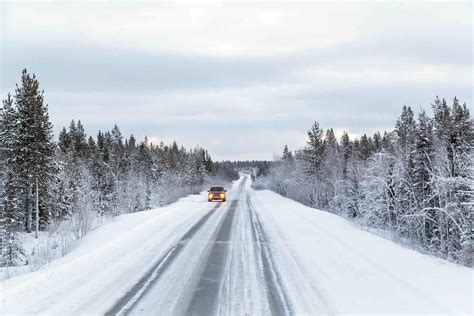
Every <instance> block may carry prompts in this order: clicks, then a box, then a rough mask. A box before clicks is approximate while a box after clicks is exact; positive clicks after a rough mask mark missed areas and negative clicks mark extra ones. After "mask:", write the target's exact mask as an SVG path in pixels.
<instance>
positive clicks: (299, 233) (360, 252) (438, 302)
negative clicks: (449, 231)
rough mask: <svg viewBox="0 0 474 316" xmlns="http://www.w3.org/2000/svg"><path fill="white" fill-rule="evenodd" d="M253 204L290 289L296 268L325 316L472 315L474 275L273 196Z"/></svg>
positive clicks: (261, 194) (255, 198) (258, 196)
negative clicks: (327, 315)
mask: <svg viewBox="0 0 474 316" xmlns="http://www.w3.org/2000/svg"><path fill="white" fill-rule="evenodd" d="M251 197H252V203H253V204H254V205H255V207H256V210H257V213H258V214H259V215H260V216H261V217H262V221H263V222H264V223H265V228H266V229H267V231H268V233H269V235H270V239H271V241H272V246H273V247H274V251H275V252H276V253H278V258H279V261H280V262H279V263H278V266H279V267H280V269H282V270H283V271H282V274H283V275H284V279H285V280H286V282H287V288H288V289H290V290H291V289H292V288H295V286H296V285H295V281H294V278H293V277H292V275H291V273H290V272H291V271H293V270H294V267H295V266H299V267H300V269H301V270H302V271H303V273H304V274H305V275H306V282H308V283H309V284H310V285H311V286H312V287H313V291H314V292H316V294H317V296H319V305H320V306H326V307H327V309H328V312H331V313H344V314H346V313H351V314H354V313H355V314H360V313H361V314H369V313H370V314H388V313H390V314H402V313H403V314H406V313H409V314H415V313H416V314H418V313H428V314H435V313H436V314H468V315H472V313H473V306H472V304H473V270H472V269H469V268H466V267H463V266H459V265H456V264H453V263H450V262H447V261H445V260H442V259H437V258H433V257H430V256H427V255H423V254H420V253H418V252H416V251H413V250H410V249H406V248H404V247H402V246H400V245H397V244H395V243H394V242H391V241H389V240H386V239H384V238H381V237H378V236H375V235H373V234H371V233H369V232H366V231H363V230H360V229H359V228H357V227H355V226H354V225H353V224H351V223H350V222H348V221H346V220H345V219H343V218H341V217H338V216H336V215H333V214H330V213H328V212H324V211H320V210H315V209H312V208H309V207H306V206H304V205H302V204H300V203H297V202H295V201H293V200H291V199H287V198H284V197H282V196H280V195H278V194H276V193H274V192H272V191H267V190H264V191H255V190H252V191H251ZM303 294H304V293H303ZM290 295H291V296H294V297H295V296H296V297H298V295H299V296H301V293H293V294H290ZM313 300H314V299H313ZM299 308H304V306H296V312H297V313H308V312H309V313H311V310H304V309H302V310H301V309H299Z"/></svg>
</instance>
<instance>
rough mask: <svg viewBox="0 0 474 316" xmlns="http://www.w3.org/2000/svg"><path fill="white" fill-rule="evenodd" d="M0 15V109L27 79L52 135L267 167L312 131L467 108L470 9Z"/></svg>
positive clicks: (102, 8) (133, 8)
mask: <svg viewBox="0 0 474 316" xmlns="http://www.w3.org/2000/svg"><path fill="white" fill-rule="evenodd" d="M0 6H1V11H2V12H1V16H0V18H1V21H2V22H1V34H0V35H1V45H2V47H1V87H0V92H1V97H2V98H5V96H6V93H7V92H8V91H10V92H13V91H14V88H15V83H16V82H18V81H19V77H20V72H21V70H22V69H23V68H25V67H26V68H27V69H28V71H30V72H34V73H36V75H37V76H38V78H39V81H40V84H41V87H42V89H44V90H45V100H46V102H47V103H48V104H49V107H50V115H51V119H52V120H53V123H54V126H55V134H56V135H57V133H58V131H59V130H60V129H61V128H62V126H65V125H66V126H67V125H69V122H70V120H71V119H73V118H74V119H81V120H82V122H83V124H84V125H85V127H86V130H87V132H88V134H92V135H94V136H95V134H96V132H97V131H98V130H99V129H102V130H106V129H110V128H112V127H113V124H115V123H117V124H118V125H119V127H120V128H121V130H122V132H123V133H124V134H126V135H128V134H130V133H133V134H134V135H135V136H137V137H139V138H142V137H143V136H145V135H148V137H149V138H150V139H152V140H153V141H155V142H157V141H160V140H163V141H165V142H170V141H172V140H173V139H175V140H177V141H178V143H180V144H182V145H184V146H185V147H188V148H189V147H193V146H195V145H201V146H203V147H205V148H207V149H208V150H209V152H210V153H211V155H212V156H213V158H214V159H215V160H220V159H232V160H234V159H271V158H272V156H273V154H274V153H280V152H281V150H282V148H283V146H284V145H285V144H288V145H289V146H290V148H291V149H294V148H297V147H300V146H302V145H303V144H304V142H305V140H306V131H307V129H308V128H309V127H310V126H311V124H312V122H313V121H314V120H317V121H319V122H320V124H321V125H322V127H323V128H324V129H326V128H331V127H332V128H334V129H335V130H336V132H337V133H341V132H342V131H343V130H347V131H348V132H349V133H351V134H352V135H354V136H357V135H360V134H362V133H365V132H368V133H373V132H374V131H376V130H381V131H383V130H391V129H392V128H393V124H394V122H395V120H396V118H397V116H398V115H399V114H400V110H401V107H402V106H403V105H404V104H406V105H410V106H412V107H413V108H414V109H415V111H418V110H419V109H420V107H421V106H423V107H424V108H426V109H429V108H430V104H431V102H432V101H433V99H434V98H435V96H436V95H439V96H440V97H446V98H447V99H449V100H450V101H451V99H452V98H453V97H454V96H457V97H458V98H459V99H460V100H461V101H462V102H466V103H467V104H468V106H469V107H472V44H473V43H472V27H473V23H472V9H473V8H472V4H471V3H470V2H464V3H463V2H457V3H454V2H451V3H440V2H435V3H428V2H420V3H416V4H414V3H413V2H404V3H403V2H391V3H388V2H385V3H382V4H380V3H379V4H375V3H355V2H350V3H347V2H345V3H343V2H339V3H324V2H313V3H291V4H290V3H285V2H278V3H261V4H258V5H257V4H254V3H251V2H248V3H247V4H245V3H242V4H235V3H234V4H219V3H200V4H196V5H191V4H189V3H187V4H185V3H182V4H176V3H175V4H165V3H161V4H156V3H150V2H141V3H132V2H128V3H127V2H120V3H118V2H117V1H111V2H109V3H107V2H105V3H99V4H98V3H86V2H80V1H75V2H69V3H68V2H60V3H55V2H47V3H36V4H32V3H21V4H18V3H11V2H8V3H5V2H4V1H2V4H1V5H0Z"/></svg>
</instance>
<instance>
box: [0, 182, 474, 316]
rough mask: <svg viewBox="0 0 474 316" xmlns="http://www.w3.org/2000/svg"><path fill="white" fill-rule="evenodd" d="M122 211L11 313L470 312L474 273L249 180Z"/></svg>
mask: <svg viewBox="0 0 474 316" xmlns="http://www.w3.org/2000/svg"><path fill="white" fill-rule="evenodd" d="M228 193H229V197H228V201H227V202H225V203H208V202H207V200H206V193H205V192H203V193H202V194H200V195H193V196H189V197H187V198H184V199H181V200H179V201H178V202H176V203H174V204H172V205H170V206H167V207H164V208H160V209H154V210H150V211H146V212H140V213H136V214H129V215H122V216H119V217H117V218H115V219H114V220H113V221H111V222H109V223H107V224H105V225H103V226H101V227H99V228H97V229H96V230H95V231H93V232H92V233H90V234H89V235H88V236H86V237H85V238H84V240H83V241H81V242H80V244H79V246H78V247H77V248H76V249H75V250H73V251H72V252H71V253H69V254H68V255H66V256H65V257H64V258H61V259H59V260H56V261H54V262H53V263H52V264H50V265H48V266H44V267H43V268H42V269H40V270H38V271H36V272H32V273H29V274H25V275H21V276H18V277H14V278H11V279H8V280H6V281H4V282H2V283H0V286H1V288H0V289H1V294H0V295H1V306H0V312H1V314H2V315H8V314H28V313H29V314H32V313H33V314H36V313H42V314H53V315H64V314H85V313H88V314H104V313H107V312H108V313H120V314H121V313H125V314H127V313H131V314H140V313H143V314H168V313H173V314H216V313H218V314H221V315H230V314H235V315H242V314H244V313H250V314H254V315H255V314H257V315H259V314H267V313H269V312H270V313H279V314H294V313H296V314H299V313H306V314H319V313H328V314H336V313H363V314H368V313H375V314H380V313H392V314H394V313H395V314H401V313H412V314H413V313H427V314H434V313H442V314H472V312H473V310H472V294H473V293H472V284H473V283H472V281H473V279H472V278H473V274H472V272H473V271H472V269H469V268H465V267H461V266H458V265H455V264H453V263H449V262H447V261H444V260H441V259H436V258H432V257H429V256H426V255H423V254H420V253H418V252H415V251H412V250H409V249H406V248H403V247H401V246H399V245H397V244H395V243H393V242H391V241H388V240H386V239H383V238H380V237H377V236H375V235H372V234H370V233H368V232H366V231H363V230H360V229H358V228H357V227H355V226H354V225H352V224H351V223H350V222H348V221H346V220H344V219H342V218H340V217H337V216H335V215H332V214H329V213H327V212H323V211H318V210H314V209H311V208H308V207H305V206H303V205H301V204H299V203H296V202H294V201H292V200H290V199H287V198H284V197H281V196H279V195H277V194H275V193H273V192H270V191H254V190H252V189H251V188H250V180H249V179H248V178H247V177H246V176H242V177H241V179H240V180H239V181H237V182H236V183H234V185H233V187H232V188H231V189H230V190H229V192H228Z"/></svg>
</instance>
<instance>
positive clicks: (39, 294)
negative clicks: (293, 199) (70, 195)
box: [0, 184, 236, 315]
mask: <svg viewBox="0 0 474 316" xmlns="http://www.w3.org/2000/svg"><path fill="white" fill-rule="evenodd" d="M235 185H236V184H235ZM212 206H214V205H213V204H212V203H208V202H207V197H206V192H202V193H201V194H200V195H192V196H188V197H186V198H182V199H180V200H179V201H178V202H176V203H174V204H171V205H169V206H167V207H163V208H159V209H154V210H150V211H144V212H139V213H133V214H125V215H121V216H118V217H115V218H112V219H111V220H110V221H108V222H107V223H106V224H104V225H102V226H101V227H99V228H97V229H96V230H94V231H92V232H91V233H89V234H88V235H87V236H85V237H84V238H83V239H82V240H81V241H80V242H79V245H78V246H77V247H76V248H75V249H74V250H73V251H71V252H70V253H69V254H67V255H66V256H65V257H63V258H61V259H58V260H55V261H53V262H52V263H51V264H49V265H46V266H44V267H42V268H41V269H40V270H38V271H35V272H32V273H28V274H24V275H21V276H17V277H13V278H11V279H8V280H5V281H3V282H2V283H0V287H1V291H0V292H1V293H0V310H1V312H2V314H3V315H5V314H37V313H47V314H55V315H65V314H79V313H84V312H93V313H99V314H100V313H104V312H105V311H106V310H107V308H109V307H110V306H111V305H112V304H113V303H114V302H115V301H117V300H118V299H119V298H120V297H121V296H122V295H123V294H125V292H126V291H127V290H128V289H129V288H130V287H131V286H132V285H133V284H134V283H136V282H137V281H138V279H139V278H140V277H141V276H142V275H143V274H144V273H145V271H147V270H148V269H149V268H150V267H151V265H152V264H153V263H155V262H156V261H157V260H158V258H160V257H161V256H162V255H163V254H164V253H165V251H166V250H168V249H169V247H170V246H171V245H173V244H174V243H175V242H176V241H177V240H178V239H179V238H180V237H181V236H182V235H183V234H184V232H186V231H187V230H188V229H189V228H190V227H191V226H192V225H193V224H194V223H195V222H196V221H198V220H199V218H201V217H202V216H203V215H204V214H205V213H206V212H207V211H208V210H210V209H211V207H212ZM25 303H26V304H25Z"/></svg>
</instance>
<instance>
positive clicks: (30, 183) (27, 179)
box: [14, 69, 55, 232]
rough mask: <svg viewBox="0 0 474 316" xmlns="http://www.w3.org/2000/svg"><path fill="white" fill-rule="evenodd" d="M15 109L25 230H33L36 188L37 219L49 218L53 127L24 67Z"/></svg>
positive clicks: (36, 86)
mask: <svg viewBox="0 0 474 316" xmlns="http://www.w3.org/2000/svg"><path fill="white" fill-rule="evenodd" d="M15 104H16V107H17V111H18V120H17V123H18V130H17V133H18V134H17V144H16V146H15V147H16V148H15V149H14V150H15V156H16V160H17V162H18V165H19V166H18V167H19V173H18V176H19V177H20V178H21V182H22V189H23V192H22V200H23V201H24V209H25V211H26V218H25V224H26V230H27V231H28V232H30V231H31V229H32V219H33V204H34V200H35V197H34V196H35V195H34V194H33V193H34V191H35V189H36V187H37V190H38V191H39V192H38V195H39V209H40V210H39V219H38V220H39V221H40V225H41V226H43V227H44V225H45V224H46V223H47V221H48V211H47V200H48V185H49V181H50V180H51V179H52V178H53V177H54V170H55V165H54V161H53V155H54V148H55V147H54V143H53V141H52V138H53V133H52V129H53V126H52V124H51V122H50V121H49V115H48V106H47V105H46V104H44V103H43V91H41V90H40V89H39V82H38V80H37V79H36V76H35V75H34V74H33V75H30V74H28V72H27V71H26V69H25V70H23V72H22V75H21V84H20V85H17V88H16V91H15Z"/></svg>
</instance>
